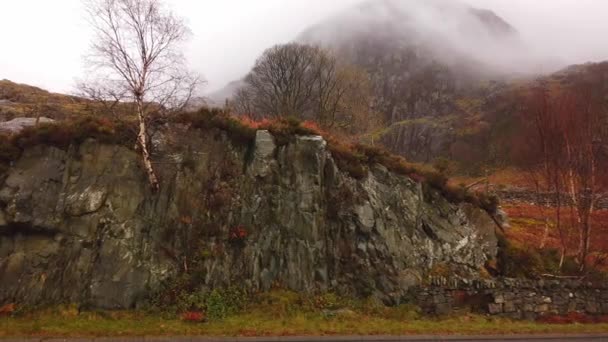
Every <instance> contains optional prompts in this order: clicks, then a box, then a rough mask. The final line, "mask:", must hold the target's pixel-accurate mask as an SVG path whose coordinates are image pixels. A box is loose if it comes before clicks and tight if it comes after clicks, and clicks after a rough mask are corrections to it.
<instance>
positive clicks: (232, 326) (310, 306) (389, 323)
mask: <svg viewBox="0 0 608 342" xmlns="http://www.w3.org/2000/svg"><path fill="white" fill-rule="evenodd" d="M208 309H209V308H208ZM201 315H202V316H205V314H204V313H202V312H201ZM191 316H192V315H190V317H191ZM207 316H208V317H212V316H211V315H207ZM185 317H187V316H186V315H183V314H180V313H177V312H174V311H172V310H164V311H160V310H156V311H153V310H148V311H140V312H134V311H114V312H106V311H95V312H79V311H78V310H77V309H76V308H75V307H73V306H66V307H56V308H53V309H47V310H38V311H30V312H21V313H18V314H15V315H14V316H13V317H0V338H3V337H4V338H6V337H39V338H44V337H57V338H60V337H84V338H86V337H100V336H104V337H141V336H159V337H160V336H218V337H220V336H222V337H235V336H236V337H239V336H245V337H247V336H331V335H430V334H451V335H489V334H507V335H510V334H545V333H552V334H580V333H602V332H606V331H608V324H607V323H596V324H578V323H569V322H570V321H559V323H562V324H549V323H547V322H526V321H512V320H507V319H501V318H494V317H486V316H482V315H477V314H471V313H468V312H462V313H460V314H458V315H454V316H450V317H443V318H429V317H424V316H422V315H421V314H420V311H419V309H417V308H416V307H415V306H412V305H402V306H398V307H385V306H384V305H382V304H380V303H379V302H377V301H374V300H347V299H343V298H339V297H336V296H335V295H332V294H324V295H320V296H312V297H310V296H303V295H301V294H297V293H294V292H290V291H286V290H273V291H271V292H270V293H265V294H258V295H257V296H255V299H252V300H251V301H247V302H246V303H244V304H243V309H242V310H238V311H235V312H233V313H231V314H228V315H226V316H225V317H222V318H215V319H214V318H210V319H209V320H208V321H207V322H202V323H201V322H190V321H186V320H184V319H183V318H185ZM574 321H576V320H574ZM563 323H569V324H563Z"/></svg>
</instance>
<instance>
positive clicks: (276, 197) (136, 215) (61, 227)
mask: <svg viewBox="0 0 608 342" xmlns="http://www.w3.org/2000/svg"><path fill="white" fill-rule="evenodd" d="M153 142H154V156H153V157H154V158H155V159H157V160H161V159H160V158H162V156H171V158H172V160H176V161H179V160H182V161H183V160H192V163H189V165H188V167H176V165H175V163H162V162H159V163H157V164H155V165H157V173H158V176H159V178H160V179H161V180H162V182H161V183H162V185H161V189H160V190H159V191H158V192H157V193H152V192H151V191H150V189H149V186H148V184H147V182H146V177H145V174H144V172H143V171H142V169H141V167H140V158H139V155H138V154H137V153H136V152H135V151H132V150H130V149H128V148H125V147H121V146H114V145H104V144H99V143H97V142H95V141H92V140H89V141H86V142H84V143H83V144H81V145H80V146H72V147H70V148H69V149H68V150H66V151H64V150H59V149H56V148H53V147H47V146H38V147H33V148H30V149H27V150H26V151H25V152H24V153H23V155H22V157H21V159H19V160H18V161H17V162H16V163H15V165H14V166H13V167H12V168H11V169H10V170H9V171H8V174H7V178H6V181H5V182H4V184H2V186H1V187H0V200H1V201H2V202H3V203H5V204H6V206H5V208H4V210H3V211H0V214H1V215H0V303H2V302H5V301H9V300H10V301H17V302H18V303H21V304H39V303H81V304H83V305H87V306H90V307H96V308H109V309H123V308H131V307H135V306H137V305H138V304H139V303H140V302H141V300H142V298H145V297H146V296H147V295H149V294H150V293H151V292H152V291H154V290H156V289H158V288H159V286H160V284H161V283H162V282H163V281H165V280H168V279H170V278H172V277H173V276H175V275H176V274H178V273H179V272H182V271H183V269H184V267H194V266H192V263H190V262H189V261H190V260H192V259H193V258H200V260H201V261H200V262H199V263H197V266H196V267H198V269H197V272H198V273H199V274H201V284H200V286H201V287H204V288H206V289H212V288H217V287H224V286H228V285H237V286H240V287H243V288H245V289H248V290H251V291H257V290H267V289H269V288H271V287H272V286H273V285H274V284H281V285H283V286H285V287H287V288H290V289H292V290H297V291H305V292H312V291H325V290H328V289H332V290H334V291H336V292H339V293H340V292H344V293H352V294H356V295H360V296H368V295H370V294H372V295H374V296H375V297H376V298H378V299H379V300H382V301H384V302H385V303H399V302H400V301H401V299H402V298H404V297H405V296H406V295H407V293H408V290H409V289H410V288H411V287H413V286H416V285H418V284H420V282H421V281H422V280H423V279H426V277H427V275H428V273H429V272H430V271H431V269H432V267H433V265H437V264H446V265H448V266H449V267H450V269H451V270H453V271H454V272H455V273H457V274H459V275H461V276H462V277H465V278H469V279H476V278H477V277H478V270H479V269H481V268H482V267H483V265H484V263H485V262H486V261H487V260H488V259H490V258H494V257H495V256H496V236H494V235H493V234H494V233H493V232H494V226H495V224H494V222H493V220H492V219H491V218H490V217H489V215H487V214H486V213H485V212H484V211H483V210H481V209H479V208H475V207H473V206H471V205H466V204H465V205H454V204H452V203H449V202H448V201H447V200H446V199H444V198H443V197H442V196H441V195H440V194H439V193H437V192H433V191H429V192H422V191H421V189H420V186H419V184H417V183H416V182H414V181H413V180H411V179H409V178H407V177H402V176H398V175H395V174H392V173H390V172H389V171H387V170H386V169H385V168H383V167H374V168H372V170H371V172H370V174H369V176H368V177H367V178H366V179H363V180H355V179H353V178H351V177H349V176H348V175H347V174H346V173H344V172H342V171H340V170H339V169H338V167H337V165H336V162H335V161H334V159H333V157H332V156H331V154H330V153H329V152H328V151H327V149H326V142H325V141H324V140H323V139H322V138H321V137H297V138H296V139H294V141H292V142H291V143H289V144H287V145H286V146H280V147H278V146H276V144H275V143H274V140H273V137H272V136H271V135H270V134H269V133H268V132H264V131H261V132H258V134H257V137H256V140H255V146H251V148H250V147H249V146H243V145H239V144H236V143H232V142H231V140H230V139H228V137H227V136H226V134H225V133H222V132H220V131H217V132H212V133H208V132H205V133H201V132H199V131H196V130H188V129H186V128H185V127H181V126H180V127H173V126H171V127H166V128H164V130H162V131H160V132H159V133H157V134H155V136H154V138H153ZM251 152H252V153H251ZM2 216H3V218H4V220H2ZM237 226H242V227H244V228H245V229H246V231H247V233H248V234H247V238H246V239H245V240H244V241H242V242H240V243H235V242H231V241H230V240H229V232H230V230H231V229H232V228H233V227H237ZM357 251H358V252H357ZM203 252H204V253H203ZM201 254H204V257H202V256H201ZM444 302H445V301H444Z"/></svg>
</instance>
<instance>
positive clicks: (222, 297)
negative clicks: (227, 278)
mask: <svg viewBox="0 0 608 342" xmlns="http://www.w3.org/2000/svg"><path fill="white" fill-rule="evenodd" d="M246 302H247V295H246V294H245V292H244V291H242V290H240V289H238V288H236V287H230V288H226V289H222V290H218V289H216V290H213V291H211V293H210V294H209V296H208V297H207V300H206V309H207V315H208V316H209V318H210V319H222V318H226V317H228V316H230V315H234V314H236V313H238V312H239V311H241V310H242V309H243V307H244V306H245V303H246Z"/></svg>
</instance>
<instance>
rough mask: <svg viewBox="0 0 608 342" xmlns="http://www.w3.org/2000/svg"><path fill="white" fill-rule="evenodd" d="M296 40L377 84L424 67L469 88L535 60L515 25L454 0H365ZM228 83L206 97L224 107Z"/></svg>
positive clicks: (410, 76) (523, 69) (406, 78)
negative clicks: (324, 50) (362, 71)
mask: <svg viewBox="0 0 608 342" xmlns="http://www.w3.org/2000/svg"><path fill="white" fill-rule="evenodd" d="M295 40H296V41H299V42H304V43H310V44H319V45H322V46H325V47H328V48H330V49H332V50H334V51H335V52H337V53H338V54H339V55H341V57H344V58H346V59H348V60H350V61H351V62H354V63H355V64H358V65H360V66H362V67H364V68H365V69H367V70H368V72H370V74H371V75H372V77H373V78H374V79H375V81H376V82H375V83H376V86H377V88H378V87H384V86H381V85H379V84H378V83H379V82H391V83H393V84H394V83H399V82H400V83H409V82H410V81H415V78H416V77H426V76H424V75H423V74H429V73H430V74H431V76H433V75H434V76H437V77H439V78H442V79H444V80H445V81H446V82H444V84H443V85H441V87H443V88H446V87H448V88H449V87H452V86H454V87H458V88H462V87H465V88H468V86H469V85H470V84H471V82H477V81H478V80H480V79H487V78H491V79H494V78H503V77H505V76H508V75H512V74H514V73H517V74H519V73H528V72H530V71H531V70H534V68H535V66H536V64H538V63H535V62H534V60H535V58H533V57H531V56H528V55H526V53H525V47H524V45H523V43H522V42H521V40H520V39H519V34H518V32H517V30H516V28H514V27H512V26H511V25H510V24H509V23H507V22H506V21H505V20H503V19H502V18H500V17H499V16H497V15H496V14H495V13H494V12H492V11H489V10H486V9H478V8H473V7H470V6H469V5H466V4H464V3H462V2H459V1H445V0H424V1H423V0H414V1H399V0H370V1H368V2H364V3H362V4H359V5H357V6H355V7H353V8H351V9H349V10H346V11H344V12H341V13H338V14H337V15H335V16H333V17H330V18H329V19H327V20H324V21H322V22H320V23H318V24H316V25H314V26H312V27H311V28H309V29H307V30H305V31H304V32H303V33H302V34H300V35H299V36H298V37H296V39H295ZM447 81H449V82H447ZM452 81H454V82H453V83H454V84H447V83H452ZM236 82H237V83H238V81H236ZM234 85H235V83H234V82H233V83H231V84H230V85H229V86H227V87H226V88H224V89H221V90H219V91H217V92H214V93H212V94H210V95H209V96H208V97H209V100H210V103H211V104H214V105H223V104H224V102H225V100H226V98H229V97H230V95H231V94H233V93H234V91H235V90H236V89H237V88H238V87H235V86H234ZM392 88H394V87H392ZM392 110H393V109H389V108H386V109H381V111H382V112H385V113H387V112H389V111H392ZM387 115H389V116H390V114H388V113H387ZM412 115H413V116H420V114H413V113H412ZM389 119H390V118H389ZM392 119H393V120H396V119H397V118H392Z"/></svg>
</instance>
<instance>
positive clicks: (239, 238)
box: [228, 226, 249, 243]
mask: <svg viewBox="0 0 608 342" xmlns="http://www.w3.org/2000/svg"><path fill="white" fill-rule="evenodd" d="M248 235H249V233H248V232H247V230H246V229H245V227H244V226H237V227H232V228H230V231H229V232H228V241H230V242H231V243H243V242H245V240H246V239H247V236H248Z"/></svg>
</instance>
